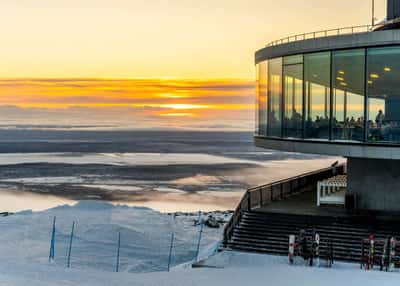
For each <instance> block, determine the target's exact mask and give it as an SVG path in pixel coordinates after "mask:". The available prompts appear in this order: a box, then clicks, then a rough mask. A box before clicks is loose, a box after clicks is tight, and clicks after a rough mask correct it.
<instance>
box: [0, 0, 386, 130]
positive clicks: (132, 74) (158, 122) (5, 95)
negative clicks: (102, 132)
mask: <svg viewBox="0 0 400 286" xmlns="http://www.w3.org/2000/svg"><path fill="white" fill-rule="evenodd" d="M385 2H386V1H385V0H376V6H377V11H376V14H377V17H378V18H382V17H383V16H384V14H385V12H384V9H385ZM370 5H371V1H367V0H335V1H320V0H308V1H295V0H280V1H272V0H262V1H261V0H247V1H244V0H240V1H239V0H203V1H191V0H186V1H184V0H168V1H164V0H158V1H155V0H148V1H138V0H113V1H109V0H107V1H105V0H79V1H78V0H57V1H54V0H3V1H1V3H0V8H1V9H0V19H1V20H0V23H1V28H0V29H1V35H2V36H1V39H2V41H1V45H0V51H1V54H2V61H1V62H2V68H1V69H0V120H1V121H2V123H0V126H1V125H4V126H6V125H13V124H31V125H40V124H56V125H57V124H58V125H84V124H86V125H92V124H93V125H98V126H100V125H103V126H106V125H107V126H113V127H120V128H156V127H159V128H198V129H203V128H205V129H210V128H211V129H212V128H215V129H238V130H250V129H251V128H252V126H253V118H254V115H253V113H254V112H253V103H254V87H253V81H254V79H253V78H254V63H253V58H254V52H255V50H257V49H259V48H262V47H263V46H265V44H266V43H267V42H269V41H271V40H275V39H278V38H281V37H284V36H288V35H291V34H297V33H303V32H309V31H314V30H320V29H327V28H337V27H344V26H352V25H362V24H369V23H370V18H371V13H370Z"/></svg>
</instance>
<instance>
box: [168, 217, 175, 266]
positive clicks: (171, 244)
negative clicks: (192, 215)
mask: <svg viewBox="0 0 400 286" xmlns="http://www.w3.org/2000/svg"><path fill="white" fill-rule="evenodd" d="M175 218H176V213H175V214H174V217H173V224H172V234H171V242H170V245H169V256H168V272H169V270H170V267H171V261H172V250H173V249H174V240H175Z"/></svg>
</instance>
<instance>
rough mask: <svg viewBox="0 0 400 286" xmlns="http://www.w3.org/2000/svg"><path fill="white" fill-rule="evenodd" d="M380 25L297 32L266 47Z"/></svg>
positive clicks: (366, 29)
mask: <svg viewBox="0 0 400 286" xmlns="http://www.w3.org/2000/svg"><path fill="white" fill-rule="evenodd" d="M378 26H381V25H379V24H378V25H375V26H372V25H361V26H353V27H344V28H337V29H329V30H322V31H315V32H310V33H304V34H298V35H293V36H289V37H286V38H282V39H279V40H275V41H272V42H270V43H268V44H267V47H273V46H277V45H282V44H287V43H291V42H296V41H303V40H308V39H317V38H323V37H329V36H337V35H346V34H356V33H362V32H372V31H373V30H374V28H375V27H378Z"/></svg>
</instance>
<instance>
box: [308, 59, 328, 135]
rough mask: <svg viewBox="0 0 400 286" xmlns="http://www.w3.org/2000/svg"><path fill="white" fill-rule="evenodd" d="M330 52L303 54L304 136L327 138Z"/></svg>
mask: <svg viewBox="0 0 400 286" xmlns="http://www.w3.org/2000/svg"><path fill="white" fill-rule="evenodd" d="M330 66H331V53H330V52H325V53H316V54H308V55H304V85H305V89H304V90H305V124H304V128H305V133H304V137H305V138H317V139H329V122H330V86H331V84H330V82H331V81H330V74H331V73H330Z"/></svg>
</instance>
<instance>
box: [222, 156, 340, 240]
mask: <svg viewBox="0 0 400 286" xmlns="http://www.w3.org/2000/svg"><path fill="white" fill-rule="evenodd" d="M344 170H345V167H344V164H342V165H337V166H335V167H328V168H325V169H321V170H318V171H313V172H309V173H305V174H301V175H299V176H295V177H291V178H288V179H284V180H280V181H276V182H273V183H270V184H267V185H262V186H259V187H255V188H251V189H249V190H247V191H246V193H245V194H244V195H243V197H242V199H241V200H240V202H239V204H238V206H237V207H236V209H235V211H234V213H233V214H232V217H231V219H230V220H229V222H228V223H227V224H226V226H225V229H224V244H225V246H226V245H227V243H228V241H229V240H230V239H231V238H232V235H233V231H234V229H235V227H236V226H237V225H238V224H239V223H240V220H241V217H242V214H243V213H244V212H246V211H251V210H252V209H255V208H259V207H262V206H265V205H267V204H269V203H271V202H273V201H276V200H282V199H284V198H285V197H288V196H290V195H292V194H295V193H296V192H298V191H300V190H301V189H303V188H304V187H306V186H310V185H312V186H315V187H316V184H317V182H318V181H321V180H325V179H327V178H330V177H332V176H335V175H338V174H343V173H344Z"/></svg>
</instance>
